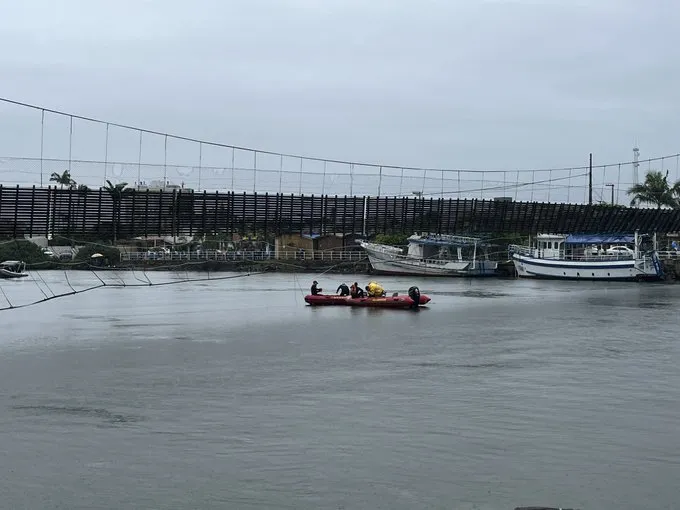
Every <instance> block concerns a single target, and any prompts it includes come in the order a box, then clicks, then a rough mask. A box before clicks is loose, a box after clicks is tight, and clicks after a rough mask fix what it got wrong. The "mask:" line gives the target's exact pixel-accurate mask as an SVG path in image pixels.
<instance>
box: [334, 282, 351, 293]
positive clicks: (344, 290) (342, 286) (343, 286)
mask: <svg viewBox="0 0 680 510" xmlns="http://www.w3.org/2000/svg"><path fill="white" fill-rule="evenodd" d="M335 292H339V293H340V295H341V296H349V287H348V286H347V285H346V284H344V283H341V284H340V286H339V287H338V289H337V290H336V291H335Z"/></svg>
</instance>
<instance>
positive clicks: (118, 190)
mask: <svg viewBox="0 0 680 510" xmlns="http://www.w3.org/2000/svg"><path fill="white" fill-rule="evenodd" d="M127 185H128V183H127V182H119V183H118V184H113V183H112V182H111V181H109V180H108V179H107V180H106V186H102V187H101V189H102V190H104V191H107V192H108V193H109V195H111V200H112V201H113V244H114V245H115V244H116V230H117V229H116V226H117V224H118V223H119V222H120V203H121V202H122V201H123V196H124V195H127V194H128V193H130V192H132V189H130V188H126V187H125V186H127Z"/></svg>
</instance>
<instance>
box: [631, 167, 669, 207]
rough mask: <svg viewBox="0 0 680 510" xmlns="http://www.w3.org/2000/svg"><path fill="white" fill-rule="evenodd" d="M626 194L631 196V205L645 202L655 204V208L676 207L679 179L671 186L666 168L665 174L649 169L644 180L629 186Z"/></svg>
mask: <svg viewBox="0 0 680 510" xmlns="http://www.w3.org/2000/svg"><path fill="white" fill-rule="evenodd" d="M628 194H629V195H632V196H633V198H632V200H631V201H630V205H631V206H635V205H637V204H641V203H646V204H652V205H655V206H656V208H657V209H661V207H662V206H666V207H673V208H676V207H678V206H680V201H679V200H678V198H677V196H678V195H680V181H678V182H676V183H675V184H674V185H673V187H671V186H670V185H669V184H668V170H666V175H664V174H663V173H662V172H660V171H658V170H650V171H649V172H647V175H645V182H643V183H642V184H635V185H634V186H631V187H630V188H629V189H628Z"/></svg>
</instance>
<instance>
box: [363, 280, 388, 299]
mask: <svg viewBox="0 0 680 510" xmlns="http://www.w3.org/2000/svg"><path fill="white" fill-rule="evenodd" d="M366 290H367V291H368V297H381V296H384V295H385V289H383V287H382V285H380V284H379V283H378V282H370V283H369V284H368V285H367V286H366Z"/></svg>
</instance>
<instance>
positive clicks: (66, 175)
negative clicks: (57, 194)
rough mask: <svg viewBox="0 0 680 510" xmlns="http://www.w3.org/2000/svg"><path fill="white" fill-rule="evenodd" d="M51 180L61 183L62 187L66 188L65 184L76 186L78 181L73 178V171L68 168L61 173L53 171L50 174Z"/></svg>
mask: <svg viewBox="0 0 680 510" xmlns="http://www.w3.org/2000/svg"><path fill="white" fill-rule="evenodd" d="M50 182H54V183H56V184H59V186H61V189H64V186H66V187H68V188H74V187H75V186H76V181H74V180H73V179H72V178H71V172H69V171H68V170H64V172H63V173H61V174H60V173H58V172H52V175H51V176H50Z"/></svg>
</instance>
